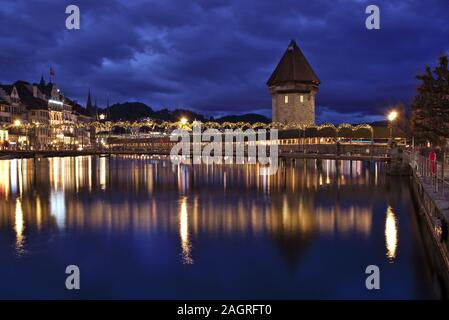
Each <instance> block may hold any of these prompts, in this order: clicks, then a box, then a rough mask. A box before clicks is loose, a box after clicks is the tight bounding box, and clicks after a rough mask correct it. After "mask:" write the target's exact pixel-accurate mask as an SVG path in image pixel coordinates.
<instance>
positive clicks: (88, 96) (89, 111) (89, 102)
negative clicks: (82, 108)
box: [86, 88, 92, 114]
mask: <svg viewBox="0 0 449 320" xmlns="http://www.w3.org/2000/svg"><path fill="white" fill-rule="evenodd" d="M86 110H87V112H88V113H89V114H91V112H92V99H91V98H90V88H89V94H88V95H87V102H86Z"/></svg>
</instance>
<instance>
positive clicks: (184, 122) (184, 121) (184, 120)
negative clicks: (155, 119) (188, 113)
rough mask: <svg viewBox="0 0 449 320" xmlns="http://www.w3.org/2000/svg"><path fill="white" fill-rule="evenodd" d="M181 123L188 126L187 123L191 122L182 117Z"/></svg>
mask: <svg viewBox="0 0 449 320" xmlns="http://www.w3.org/2000/svg"><path fill="white" fill-rule="evenodd" d="M180 121H181V124H182V125H186V124H187V122H189V120H188V119H187V118H186V117H182V118H181V120H180Z"/></svg>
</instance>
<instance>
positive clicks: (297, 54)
mask: <svg viewBox="0 0 449 320" xmlns="http://www.w3.org/2000/svg"><path fill="white" fill-rule="evenodd" d="M288 82H290V83H291V82H293V83H295V82H298V83H310V84H315V85H318V84H320V79H318V76H317V75H316V74H315V72H314V71H313V69H312V67H311V66H310V64H309V62H308V61H307V59H306V57H305V56H304V54H303V53H302V51H301V49H299V47H298V45H297V44H296V42H295V40H292V41H291V42H290V44H289V46H288V48H287V50H286V51H285V53H284V55H283V56H282V58H281V60H280V61H279V63H278V65H277V66H276V69H274V71H273V73H272V74H271V77H270V78H269V79H268V81H267V85H268V86H274V85H279V84H283V83H288Z"/></svg>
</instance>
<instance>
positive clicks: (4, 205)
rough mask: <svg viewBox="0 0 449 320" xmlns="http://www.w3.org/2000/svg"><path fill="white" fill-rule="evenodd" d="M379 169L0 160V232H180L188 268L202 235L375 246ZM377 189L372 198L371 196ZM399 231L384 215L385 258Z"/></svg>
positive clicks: (21, 235) (21, 241)
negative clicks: (337, 238) (367, 241)
mask: <svg viewBox="0 0 449 320" xmlns="http://www.w3.org/2000/svg"><path fill="white" fill-rule="evenodd" d="M380 170H381V165H380V164H371V165H369V164H364V163H362V162H352V163H351V162H341V163H339V164H337V163H336V162H335V161H330V160H329V161H323V163H316V162H315V161H310V160H309V161H298V162H297V163H296V164H294V165H284V166H282V167H280V168H279V170H278V173H277V174H276V175H273V176H262V175H260V174H259V173H260V167H259V166H257V165H250V164H244V165H195V166H191V165H190V166H188V165H179V166H172V165H171V163H170V162H169V161H166V160H159V159H157V158H156V157H150V156H123V157H111V158H101V157H93V156H91V157H75V158H50V159H40V160H1V161H0V177H1V179H0V209H1V211H0V228H1V230H6V229H9V230H11V229H12V230H14V232H15V234H16V239H15V243H16V245H15V248H16V252H17V254H23V253H24V252H25V253H26V248H27V245H31V244H30V243H27V242H26V241H27V240H26V239H27V233H29V232H30V233H32V232H35V233H39V232H42V231H44V230H46V231H54V232H63V231H71V230H72V231H73V230H78V231H82V230H94V231H96V230H97V231H98V232H112V231H120V230H122V231H127V230H132V231H137V232H144V233H151V232H155V231H156V230H162V231H164V232H169V233H178V234H179V239H180V244H181V248H180V250H181V255H182V258H181V260H182V262H183V263H185V264H192V263H193V262H194V255H195V252H194V247H193V246H192V241H193V240H194V239H196V240H195V241H199V240H198V237H199V235H200V234H203V233H206V234H222V235H229V236H232V235H233V234H257V233H260V234H271V235H273V239H274V241H280V243H285V242H296V241H297V240H298V239H303V240H301V241H304V239H312V238H313V235H314V234H315V233H320V234H323V235H328V236H330V237H332V236H334V235H335V234H340V235H344V234H349V233H351V234H358V235H359V236H361V237H365V238H367V237H370V235H371V230H372V224H373V221H372V220H373V203H376V201H377V199H378V198H379V197H380V198H383V197H384V193H383V192H381V191H380V190H381V189H380V188H382V184H383V182H382V178H381V177H380V176H378V172H379V171H380ZM373 190H376V192H373ZM396 234H397V227H396V221H395V219H394V213H393V209H392V208H390V207H389V208H388V210H387V221H386V224H385V239H386V242H387V250H388V253H387V257H388V258H389V259H393V258H395V256H396V246H397V235H396Z"/></svg>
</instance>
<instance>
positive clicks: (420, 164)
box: [403, 150, 449, 196]
mask: <svg viewBox="0 0 449 320" xmlns="http://www.w3.org/2000/svg"><path fill="white" fill-rule="evenodd" d="M403 156H404V161H407V162H408V163H409V164H410V167H411V169H412V171H413V173H414V174H416V175H417V176H419V177H420V178H421V179H422V180H423V182H425V183H427V184H429V185H431V186H432V188H433V190H434V192H439V193H441V195H443V196H444V195H445V192H446V193H447V192H448V191H449V159H448V158H447V157H446V154H445V153H443V154H442V155H441V157H440V159H439V160H436V161H431V160H430V159H429V158H428V157H427V156H425V155H422V154H420V152H419V151H418V150H407V151H405V152H404V154H403Z"/></svg>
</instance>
